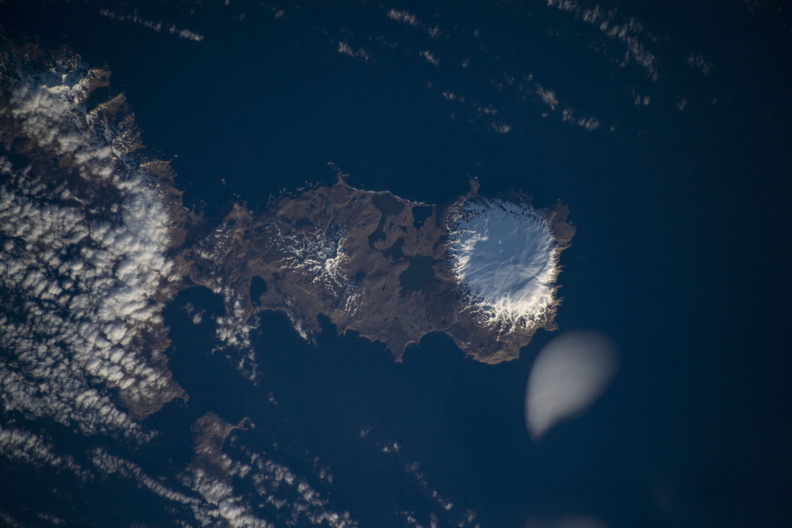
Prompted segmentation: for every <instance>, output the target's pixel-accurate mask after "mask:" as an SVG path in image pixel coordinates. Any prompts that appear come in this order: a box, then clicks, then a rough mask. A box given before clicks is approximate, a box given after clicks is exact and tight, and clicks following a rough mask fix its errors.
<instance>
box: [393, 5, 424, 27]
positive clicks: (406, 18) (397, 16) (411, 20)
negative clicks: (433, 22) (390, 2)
mask: <svg viewBox="0 0 792 528" xmlns="http://www.w3.org/2000/svg"><path fill="white" fill-rule="evenodd" d="M388 18H390V19H391V20H394V21H396V22H398V23H400V24H404V25H405V26H414V27H418V19H417V18H415V15H414V14H412V13H410V12H409V11H399V10H398V9H391V10H390V11H388Z"/></svg>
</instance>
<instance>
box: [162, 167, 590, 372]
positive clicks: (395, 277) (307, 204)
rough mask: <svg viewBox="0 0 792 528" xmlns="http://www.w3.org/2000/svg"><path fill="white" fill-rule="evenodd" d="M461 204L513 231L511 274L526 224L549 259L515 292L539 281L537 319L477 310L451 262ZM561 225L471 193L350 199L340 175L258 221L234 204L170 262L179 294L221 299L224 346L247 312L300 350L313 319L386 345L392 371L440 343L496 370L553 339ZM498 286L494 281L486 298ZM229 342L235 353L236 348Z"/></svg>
mask: <svg viewBox="0 0 792 528" xmlns="http://www.w3.org/2000/svg"><path fill="white" fill-rule="evenodd" d="M468 204H479V209H482V207H483V209H482V210H485V209H492V210H498V211H501V213H502V216H503V217H504V218H505V219H506V221H507V222H509V221H512V220H513V221H514V222H515V224H514V227H511V228H509V229H508V230H507V231H515V232H514V233H512V235H511V236H512V237H513V239H512V240H510V241H509V242H510V244H509V246H510V247H512V248H513V247H514V246H520V247H517V248H516V249H517V250H518V252H519V251H522V254H518V255H517V256H516V257H512V261H513V262H512V267H513V268H516V267H518V266H521V265H522V264H523V262H522V260H524V259H525V258H526V257H525V254H524V253H525V251H529V252H530V251H533V250H532V249H531V248H530V247H529V248H528V250H523V247H522V246H525V245H526V244H528V245H530V243H531V240H530V238H531V235H526V236H525V237H524V238H520V237H521V232H520V229H522V224H521V223H524V222H525V220H526V219H525V218H523V217H520V218H518V217H519V216H520V215H523V216H525V215H526V214H527V215H528V217H529V218H528V220H529V221H530V222H533V224H535V226H536V228H537V229H540V230H543V231H542V232H543V233H545V238H547V243H546V244H545V246H546V251H547V254H546V255H544V256H540V257H539V258H545V257H546V262H545V261H542V262H541V263H540V265H539V267H540V268H544V273H545V275H547V277H544V279H543V278H542V277H541V276H538V277H533V276H532V277H528V278H521V279H519V285H518V288H523V289H525V288H526V287H528V286H526V285H529V287H530V288H535V287H534V286H533V285H531V282H530V281H532V280H533V281H534V284H535V283H536V282H538V281H543V283H542V284H541V285H540V286H541V287H542V288H544V292H545V297H546V298H545V299H544V300H542V301H537V302H535V304H542V303H543V304H542V305H541V306H540V307H539V308H538V309H537V310H538V312H537V313H527V314H517V317H510V318H505V319H504V318H499V317H497V316H496V317H493V313H494V312H492V310H490V308H492V307H491V306H488V305H487V303H490V304H492V301H491V300H489V301H488V300H486V299H483V297H485V296H484V295H482V294H481V292H480V291H475V287H472V286H473V285H474V283H472V282H471V283H469V284H466V281H465V280H463V279H464V277H462V276H461V275H460V262H459V259H458V258H455V257H454V254H455V251H456V249H460V248H462V246H464V245H465V244H467V242H464V241H461V240H460V239H459V236H457V235H458V234H459V233H460V232H469V231H470V229H462V228H461V227H460V225H459V222H460V220H461V219H462V217H464V216H465V215H467V216H470V215H471V214H472V213H471V211H470V210H469V209H470V207H469V206H468ZM509 209H515V210H517V211H518V213H510V212H508V210H509ZM504 211H507V212H504ZM479 212H481V211H479ZM482 214H483V213H482ZM567 216H568V209H567V207H566V206H565V205H563V204H561V203H557V204H555V206H554V207H553V208H550V209H540V210H536V209H533V208H532V206H531V205H530V200H529V199H528V198H527V196H525V195H524V194H522V193H517V192H514V193H510V195H508V196H504V197H501V198H497V199H487V198H483V197H481V196H479V194H478V184H477V183H476V182H475V181H471V189H470V192H469V193H468V194H466V195H465V196H461V197H459V198H458V199H456V200H454V201H451V202H449V203H447V204H445V205H439V206H438V205H429V204H424V203H416V202H411V201H408V200H405V199H402V198H399V197H397V196H395V195H393V194H391V193H389V192H372V191H364V190H360V189H356V188H353V187H351V186H350V185H348V184H347V182H346V181H345V178H344V177H343V175H339V177H338V180H337V181H336V182H335V183H334V184H332V185H320V186H316V187H314V188H311V189H307V190H303V191H302V192H299V193H297V194H294V195H291V196H284V197H281V198H280V199H275V200H272V202H271V204H270V206H269V207H268V208H267V209H266V210H265V211H264V212H261V213H256V214H254V213H252V212H250V211H248V210H247V208H246V207H244V206H243V205H241V204H234V205H233V207H231V210H230V211H229V212H228V214H227V215H226V216H225V217H224V218H223V219H222V221H221V222H220V223H219V225H217V227H216V228H215V229H214V230H213V231H211V232H210V233H209V234H208V235H207V236H205V237H203V238H201V239H200V240H198V241H196V242H195V243H194V244H193V245H192V246H191V247H187V248H185V249H184V250H183V251H181V252H180V254H179V255H178V256H177V258H176V261H177V269H178V270H179V272H180V273H181V275H182V276H183V277H184V279H185V281H186V284H188V285H200V286H204V287H207V288H209V289H211V290H212V291H215V292H217V293H218V294H221V295H222V296H223V298H224V302H225V309H226V314H227V316H228V317H227V318H226V320H227V321H228V322H229V325H230V326H232V327H233V328H227V329H226V330H225V331H224V330H222V329H221V330H219V333H224V332H225V335H227V336H231V335H232V334H234V328H236V329H237V330H238V329H239V328H240V327H244V324H245V323H246V322H247V321H248V320H249V319H250V318H251V317H252V316H253V315H254V314H255V313H256V312H258V311H261V310H277V311H281V312H283V313H285V314H286V315H287V316H288V318H289V320H290V321H291V322H292V323H293V325H294V327H295V328H296V329H297V331H298V332H299V333H300V335H302V336H303V337H304V338H306V339H309V340H310V339H312V337H313V336H315V335H316V334H317V333H319V332H320V331H321V325H320V318H321V316H325V317H327V318H328V319H329V321H330V322H332V324H333V325H335V327H336V328H337V331H338V332H339V333H345V332H348V331H353V332H356V333H357V334H359V335H360V336H362V337H364V338H366V339H369V340H371V341H379V342H382V343H384V344H385V345H386V346H387V348H388V349H389V350H390V351H391V352H392V353H393V355H394V357H395V358H396V359H397V360H400V359H401V358H402V356H403V354H404V351H405V348H406V347H408V346H409V345H410V344H413V343H417V342H419V341H420V340H421V338H422V337H423V336H425V335H427V334H430V333H432V332H444V333H445V334H447V335H448V336H450V337H451V338H452V339H453V340H454V342H455V343H456V345H457V346H458V347H459V348H460V349H461V350H462V351H464V352H465V353H466V354H468V355H470V356H472V357H473V358H474V359H476V360H478V361H481V362H485V363H498V362H501V361H505V360H511V359H515V358H517V357H518V356H519V351H520V349H521V348H522V347H523V346H525V345H526V344H527V343H528V342H529V340H530V339H531V337H532V335H533V334H534V333H535V332H536V330H538V329H539V328H545V329H553V328H554V325H555V323H554V318H555V314H556V308H557V306H558V305H559V303H560V301H559V300H558V299H557V298H556V296H555V293H556V290H557V286H556V285H555V284H554V283H555V277H556V276H557V273H558V270H559V267H558V263H557V261H558V258H557V257H558V254H559V253H560V251H562V250H563V249H565V248H567V247H568V246H569V244H570V241H571V239H572V237H573V235H574V233H575V228H574V226H573V225H572V224H571V223H570V222H569V221H568V219H567ZM492 222H494V220H491V222H490V224H491V223H492ZM485 223H486V222H485ZM533 224H532V225H533ZM467 227H470V226H467ZM476 237H477V243H478V244H479V245H481V244H484V245H483V246H481V247H482V248H483V251H486V255H484V257H485V258H490V256H491V255H492V253H491V252H490V251H489V248H488V246H487V245H486V240H484V241H483V242H482V238H483V239H487V238H488V237H481V236H480V235H479V234H476ZM498 237H500V235H498ZM514 237H516V238H514ZM489 238H492V237H489ZM455 242H457V244H456V246H459V248H455ZM493 243H502V241H500V240H497V241H494V242H493ZM473 251H482V249H479V250H475V249H474V250H473ZM477 258H478V257H477ZM494 258H497V257H494ZM529 258H530V255H529ZM521 259H522V260H521ZM496 264H497V263H496ZM485 266H489V267H490V268H492V266H491V265H490V264H486V265H485ZM521 271H522V270H520V269H517V272H516V275H523V273H521ZM503 275H504V274H503V270H502V269H501V270H500V275H499V276H498V277H499V278H498V279H497V280H498V281H500V282H498V285H495V286H494V289H495V290H497V289H498V288H499V287H500V286H499V284H500V283H501V282H503V280H502V279H501V278H500V277H502V276H503ZM513 275H514V274H513ZM486 287H487V288H490V289H491V288H493V286H490V285H487V286H486ZM529 293H530V294H531V295H534V292H533V291H531V292H529ZM494 295H495V296H498V295H501V294H500V293H499V292H497V291H495V292H494ZM523 297H524V295H523ZM481 301H486V302H485V303H484V305H482V302H481ZM496 302H497V301H496ZM531 302H534V301H531ZM531 309H532V308H531V305H529V307H528V310H529V311H530V310H531ZM512 311H513V310H512ZM488 312H492V313H488ZM228 341H229V344H231V345H239V344H240V343H244V342H245V337H244V336H236V337H230V338H229V339H228Z"/></svg>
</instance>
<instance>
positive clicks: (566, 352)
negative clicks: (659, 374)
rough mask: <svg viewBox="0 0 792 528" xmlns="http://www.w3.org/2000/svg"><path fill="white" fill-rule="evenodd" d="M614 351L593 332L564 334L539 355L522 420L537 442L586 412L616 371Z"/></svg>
mask: <svg viewBox="0 0 792 528" xmlns="http://www.w3.org/2000/svg"><path fill="white" fill-rule="evenodd" d="M616 362H617V357H616V349H615V347H614V345H613V343H612V342H611V341H610V339H608V338H606V337H605V336H602V335H600V334H597V333H594V332H583V331H575V332H567V333H564V334H561V335H559V336H557V337H555V338H553V340H552V341H550V342H549V343H548V344H547V345H545V347H544V348H543V349H542V350H541V351H540V352H539V356H538V357H537V358H536V362H535V363H534V365H533V367H532V368H531V373H530V375H529V377H528V388H527V391H526V397H525V417H526V425H527V426H528V431H529V432H530V433H531V435H532V436H533V437H534V438H536V439H539V438H541V437H543V436H544V435H545V434H546V433H547V432H548V431H549V430H550V429H552V428H553V427H554V426H556V425H557V424H559V423H561V422H563V421H565V420H568V419H570V418H573V417H575V416H578V415H579V414H581V413H583V412H585V411H586V410H587V409H588V408H589V407H590V406H591V405H592V404H593V403H594V402H595V401H596V400H597V398H599V396H600V395H601V394H602V393H603V392H604V391H605V388H606V387H607V386H608V384H609V383H610V381H611V379H612V378H613V375H614V373H615V371H616Z"/></svg>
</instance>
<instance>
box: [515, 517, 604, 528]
mask: <svg viewBox="0 0 792 528" xmlns="http://www.w3.org/2000/svg"><path fill="white" fill-rule="evenodd" d="M525 528H608V525H607V524H605V523H604V522H602V521H601V520H600V519H597V518H596V517H591V516H588V515H565V516H563V517H555V518H552V519H542V520H540V519H529V520H528V522H526V523H525Z"/></svg>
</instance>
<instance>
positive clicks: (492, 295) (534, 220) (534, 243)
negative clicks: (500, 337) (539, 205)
mask: <svg viewBox="0 0 792 528" xmlns="http://www.w3.org/2000/svg"><path fill="white" fill-rule="evenodd" d="M454 218H455V219H454V221H453V222H452V223H451V227H450V231H451V236H450V240H449V244H448V247H449V253H450V258H451V261H450V264H451V268H452V269H453V271H454V272H455V273H456V275H457V277H458V279H459V283H460V285H461V286H462V289H463V291H465V293H467V294H468V295H469V296H470V303H471V308H473V309H474V310H475V311H477V312H478V314H479V315H480V317H481V320H482V321H483V322H484V323H486V324H489V325H506V326H509V327H513V326H515V325H520V326H537V325H541V324H543V323H544V321H545V319H546V317H547V315H548V314H549V312H550V310H551V309H552V307H553V306H554V304H555V302H556V301H555V298H554V294H555V291H556V286H555V281H556V277H557V275H558V253H559V251H558V249H557V243H556V240H555V238H554V237H553V234H552V232H551V229H550V226H549V225H548V222H547V220H546V218H545V215H544V214H542V213H541V212H539V211H537V210H535V209H533V208H532V207H531V206H530V205H527V204H518V203H513V202H509V201H504V200H499V199H498V200H485V199H481V198H477V199H475V200H469V201H467V202H465V203H464V204H462V205H461V206H460V209H459V212H458V213H457V214H456V215H455V216H454Z"/></svg>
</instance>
